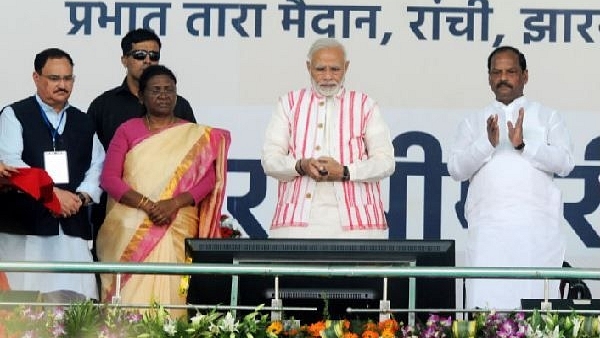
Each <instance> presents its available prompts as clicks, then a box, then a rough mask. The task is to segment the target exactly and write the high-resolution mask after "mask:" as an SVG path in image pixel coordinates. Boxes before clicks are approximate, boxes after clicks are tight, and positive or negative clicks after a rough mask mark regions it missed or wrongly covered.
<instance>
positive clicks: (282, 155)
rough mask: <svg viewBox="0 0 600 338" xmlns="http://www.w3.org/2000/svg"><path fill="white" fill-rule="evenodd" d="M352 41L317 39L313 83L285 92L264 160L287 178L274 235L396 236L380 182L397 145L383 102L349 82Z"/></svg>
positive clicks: (282, 180)
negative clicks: (348, 56)
mask: <svg viewBox="0 0 600 338" xmlns="http://www.w3.org/2000/svg"><path fill="white" fill-rule="evenodd" d="M348 65H349V61H347V60H346V52H345V49H344V46H343V45H342V44H340V43H339V42H338V41H337V40H335V39H330V38H323V39H319V40H317V41H315V42H314V43H313V45H312V46H311V48H310V50H309V52H308V59H307V61H306V68H307V69H308V72H309V74H310V76H311V82H312V86H311V87H310V88H304V89H300V90H295V91H291V92H289V93H287V94H286V95H284V96H282V97H280V98H279V101H278V104H277V108H276V110H275V112H274V113H273V116H272V117H271V121H270V122H269V125H268V127H267V130H266V133H265V143H264V146H263V150H262V159H261V162H262V166H263V169H264V171H265V173H266V174H267V175H268V176H272V177H274V178H276V179H277V180H278V181H279V188H278V199H277V206H276V210H275V215H274V216H273V221H272V224H271V229H270V232H269V237H272V238H363V239H365V238H380V239H383V238H388V227H387V222H386V220H385V215H384V210H383V202H382V199H381V188H380V181H381V180H382V179H384V178H386V177H388V176H390V175H391V174H392V173H393V172H394V167H395V163H394V149H393V147H392V142H391V138H390V132H389V128H388V127H387V125H386V123H385V122H384V120H383V118H382V116H381V114H380V112H379V107H378V105H377V104H376V103H375V101H373V100H372V99H371V98H370V97H369V96H367V95H366V94H364V93H361V92H358V91H354V90H349V89H346V88H344V86H343V83H344V76H345V74H346V71H347V70H348Z"/></svg>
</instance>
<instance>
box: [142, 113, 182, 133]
mask: <svg viewBox="0 0 600 338" xmlns="http://www.w3.org/2000/svg"><path fill="white" fill-rule="evenodd" d="M173 123H175V116H171V119H170V120H169V122H168V123H167V124H166V125H164V126H161V127H153V126H152V125H151V124H150V118H149V117H148V113H146V124H147V125H148V131H150V132H153V131H159V130H163V129H166V128H168V127H170V126H171V125H172V124H173Z"/></svg>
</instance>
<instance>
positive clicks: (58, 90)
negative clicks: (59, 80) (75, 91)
mask: <svg viewBox="0 0 600 338" xmlns="http://www.w3.org/2000/svg"><path fill="white" fill-rule="evenodd" d="M60 92H63V93H65V94H69V91H68V90H66V89H63V88H59V89H57V90H56V91H55V92H54V93H55V94H57V93H60Z"/></svg>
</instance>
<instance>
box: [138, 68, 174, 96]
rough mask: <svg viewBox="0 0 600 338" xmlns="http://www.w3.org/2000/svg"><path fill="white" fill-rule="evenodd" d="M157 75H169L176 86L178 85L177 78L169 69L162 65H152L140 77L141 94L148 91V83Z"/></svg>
mask: <svg viewBox="0 0 600 338" xmlns="http://www.w3.org/2000/svg"><path fill="white" fill-rule="evenodd" d="M157 75H167V76H168V77H170V78H171V79H172V80H173V82H175V84H177V78H176V77H175V74H173V72H172V71H171V70H170V69H169V68H167V67H165V66H162V65H152V66H149V67H148V68H146V69H144V71H143V72H142V75H141V76H140V93H141V92H143V91H144V90H145V89H146V86H147V85H148V81H150V79H151V78H152V77H154V76H157Z"/></svg>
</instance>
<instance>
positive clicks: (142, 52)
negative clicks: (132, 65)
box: [127, 49, 160, 61]
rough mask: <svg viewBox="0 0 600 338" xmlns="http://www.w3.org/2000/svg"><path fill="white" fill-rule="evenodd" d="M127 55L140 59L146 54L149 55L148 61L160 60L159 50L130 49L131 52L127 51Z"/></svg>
mask: <svg viewBox="0 0 600 338" xmlns="http://www.w3.org/2000/svg"><path fill="white" fill-rule="evenodd" d="M127 55H129V56H131V57H132V58H134V59H136V60H140V61H141V60H144V59H146V56H150V61H158V60H160V52H155V51H152V50H143V49H138V50H132V51H131V52H129V53H127Z"/></svg>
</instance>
